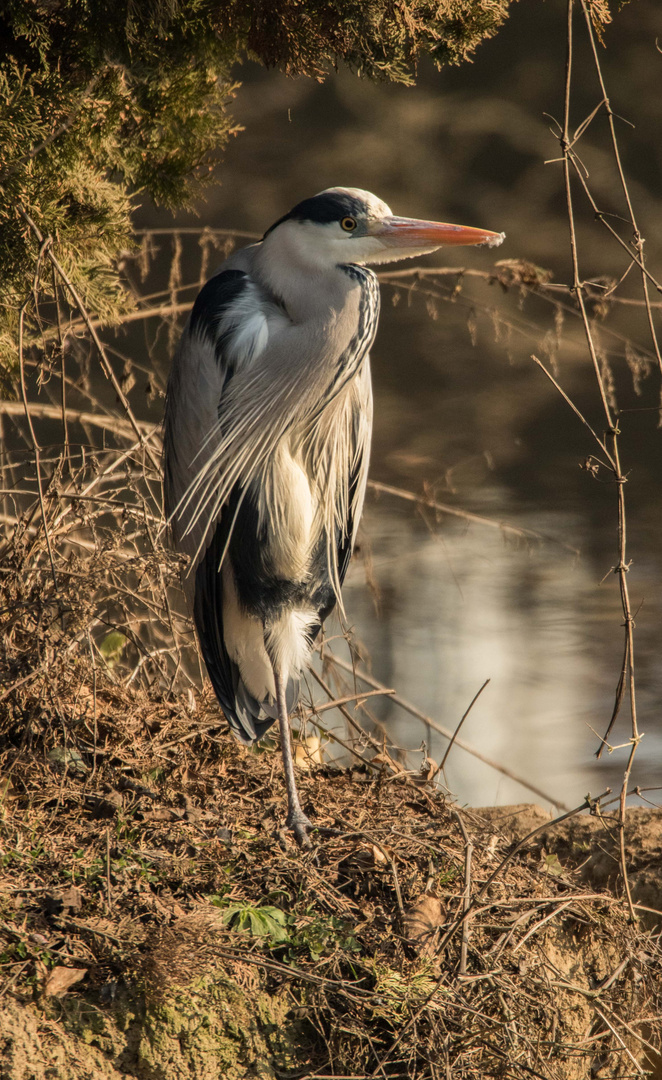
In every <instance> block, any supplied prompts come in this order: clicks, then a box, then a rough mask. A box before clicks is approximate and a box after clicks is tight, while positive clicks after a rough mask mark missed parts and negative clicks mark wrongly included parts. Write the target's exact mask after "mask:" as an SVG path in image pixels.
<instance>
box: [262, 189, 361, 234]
mask: <svg viewBox="0 0 662 1080" xmlns="http://www.w3.org/2000/svg"><path fill="white" fill-rule="evenodd" d="M365 209H366V208H365V204H364V203H363V202H362V201H361V200H360V199H355V198H354V196H352V195H341V194H340V193H338V194H335V193H334V194H331V193H330V192H329V193H328V194H327V193H326V192H323V193H322V194H321V195H313V197H312V198H311V199H304V200H303V202H300V203H297V205H296V206H295V207H294V208H293V209H292V210H290V212H289V214H285V215H284V217H282V218H279V219H278V221H276V222H274V224H273V225H272V226H271V228H269V229H267V231H266V232H265V234H264V236H263V237H262V239H263V240H264V239H265V238H266V237H267V236H268V235H269V233H270V232H273V230H274V229H276V228H278V226H279V225H282V224H283V222H284V221H316V222H318V223H319V224H320V225H328V224H329V223H330V222H332V221H340V220H341V218H344V217H348V216H349V217H356V216H357V215H359V214H365Z"/></svg>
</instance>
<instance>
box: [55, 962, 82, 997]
mask: <svg viewBox="0 0 662 1080" xmlns="http://www.w3.org/2000/svg"><path fill="white" fill-rule="evenodd" d="M86 975H87V968H68V967H54V968H53V970H52V971H51V973H50V975H49V977H48V981H47V983H46V985H45V987H44V994H45V995H46V997H64V995H65V994H66V992H67V990H69V989H70V987H72V986H74V984H75V983H78V982H80V981H81V979H84V978H85V976H86Z"/></svg>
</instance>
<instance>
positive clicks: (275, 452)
mask: <svg viewBox="0 0 662 1080" xmlns="http://www.w3.org/2000/svg"><path fill="white" fill-rule="evenodd" d="M317 198H318V199H319V200H322V202H321V203H319V204H318V205H317V208H316V209H317V211H318V213H319V215H320V216H321V217H322V218H323V219H324V217H325V215H326V216H327V217H328V216H329V215H330V214H331V209H329V206H328V205H327V203H325V202H324V200H323V197H322V196H318V197H317ZM314 202H315V200H314V199H313V200H307V201H306V203H307V204H311V203H314ZM327 202H328V200H327ZM300 205H301V206H302V207H304V210H303V211H300V213H304V214H305V213H308V214H311V213H314V212H315V207H312V208H311V207H310V205H308V207H307V209H306V204H300ZM296 211H297V208H295V211H292V214H291V215H288V216H287V217H286V218H284V219H282V222H279V223H277V225H279V224H283V228H282V229H278V228H277V227H276V226H274V227H273V229H272V230H270V231H269V233H267V234H266V236H265V240H264V241H263V243H261V244H256V245H253V246H251V247H249V248H245V249H243V250H242V251H239V252H237V253H236V254H234V255H232V256H231V257H230V258H229V259H228V260H227V261H226V262H225V263H224V264H223V266H221V268H220V269H219V271H218V272H217V274H216V275H215V276H214V277H213V278H212V279H211V280H210V281H208V282H207V284H206V285H205V286H204V288H203V289H202V291H201V292H200V294H199V296H198V298H197V300H196V302H195V304H194V307H193V310H192V312H191V316H190V318H189V321H188V324H187V326H186V329H185V331H184V333H183V336H182V339H181V342H180V345H179V348H178V350H177V353H176V356H175V358H174V361H173V367H172V371H171V375H170V380H169V384H168V393H167V400H166V417H165V431H164V501H165V512H166V515H167V519H168V522H169V525H170V528H171V531H172V536H173V540H174V543H175V545H176V546H177V548H178V549H179V550H180V551H183V552H184V553H185V554H187V555H188V556H189V567H188V571H187V574H186V578H185V589H186V592H187V594H188V596H189V600H190V602H191V606H192V608H193V614H194V619H195V624H196V628H197V633H198V637H199V639H200V645H201V650H202V654H203V657H204V660H205V664H206V666H207V670H208V672H209V675H210V678H211V681H212V684H213V686H214V690H215V692H216V694H217V697H218V699H219V701H220V703H221V706H222V707H223V711H224V713H225V715H226V717H227V719H228V721H229V723H230V724H231V726H232V728H233V729H234V731H235V732H236V734H237V735H238V736H239V737H240V738H242V739H243V740H245V741H251V740H253V739H256V738H260V737H261V735H262V734H264V732H265V731H266V729H267V728H268V727H269V725H270V724H271V723H272V722H273V720H274V719H275V717H276V715H277V713H276V707H275V682H274V669H275V670H276V671H277V672H279V673H280V674H281V675H282V676H283V677H284V678H285V679H286V680H287V705H288V709H291V708H293V707H294V705H295V703H296V699H297V694H298V679H299V674H300V672H301V669H302V667H303V666H304V665H305V663H306V660H307V655H308V652H309V650H310V647H311V645H312V644H313V643H314V640H315V638H316V636H317V634H318V633H319V630H320V627H321V624H322V621H323V620H324V619H325V618H326V616H327V615H328V614H329V612H330V611H331V610H332V609H333V607H334V605H336V604H339V603H341V598H340V587H341V584H342V580H343V578H344V576H345V573H346V570H347V566H348V563H349V558H350V555H351V551H352V547H353V545H354V540H355V536H356V529H357V525H358V521H359V518H360V514H361V509H362V505H363V498H364V493H365V484H366V478H367V467H368V455H369V446H370V435H371V427H372V394H371V384H370V369H369V357H368V353H369V349H370V347H371V345H372V342H373V340H374V336H375V332H376V328H377V320H378V315H379V293H378V287H377V281H376V278H375V276H374V274H373V273H372V272H371V271H370V270H367V269H365V268H364V267H363V266H358V265H352V264H333V265H328V266H326V265H322V264H320V265H319V266H317V265H315V264H312V265H311V264H310V263H306V261H305V260H302V259H299V258H298V256H297V252H296V248H295V247H294V246H293V245H294V243H295V241H294V239H293V237H292V236H291V235H290V234H289V230H290V229H292V228H295V227H296V222H297V221H309V220H314V218H305V217H299V218H297V217H296ZM333 212H334V213H335V215H336V217H335V218H333V219H332V218H329V220H337V214H338V213H339V212H346V213H347V212H349V211H347V210H345V209H343V208H341V210H340V211H338V208H337V207H335V208H334V209H333ZM292 215H295V216H294V217H292ZM323 224H324V222H323V221H322V225H323Z"/></svg>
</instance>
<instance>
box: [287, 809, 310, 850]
mask: <svg viewBox="0 0 662 1080" xmlns="http://www.w3.org/2000/svg"><path fill="white" fill-rule="evenodd" d="M285 824H286V826H287V828H288V829H291V830H292V832H293V833H294V837H295V839H296V842H297V844H298V845H299V847H301V848H305V849H306V850H310V848H312V846H313V845H312V843H311V841H310V837H309V836H308V832H309V830H310V829H314V828H315V826H314V825H313V823H312V821H311V820H310V819H309V818H307V817H306V815H305V814H304V812H303V810H302V809H301V807H300V806H298V807H292V808H291V809H290V812H289V814H288V815H287V821H286V822H285Z"/></svg>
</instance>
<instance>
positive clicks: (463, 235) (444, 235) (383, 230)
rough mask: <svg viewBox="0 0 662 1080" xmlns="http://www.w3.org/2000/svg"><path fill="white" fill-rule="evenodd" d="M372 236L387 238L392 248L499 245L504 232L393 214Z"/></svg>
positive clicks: (503, 237) (376, 228) (378, 226)
mask: <svg viewBox="0 0 662 1080" xmlns="http://www.w3.org/2000/svg"><path fill="white" fill-rule="evenodd" d="M370 235H372V236H377V237H379V239H380V240H385V241H386V242H387V243H388V244H389V245H390V244H393V247H403V248H407V247H415V248H423V247H430V248H435V247H447V246H448V245H450V244H452V245H460V244H475V245H476V246H477V247H480V246H485V247H498V246H499V244H501V243H502V242H503V240H504V239H505V236H506V234H505V233H496V232H490V230H489V229H472V228H470V227H469V226H468V225H446V224H445V223H444V222H442V221H419V220H418V218H403V217H390V218H386V219H385V220H384V221H380V222H379V224H378V225H377V226H376V227H375V228H374V229H370Z"/></svg>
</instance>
